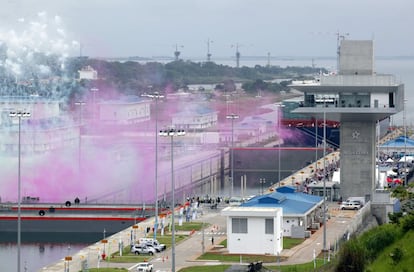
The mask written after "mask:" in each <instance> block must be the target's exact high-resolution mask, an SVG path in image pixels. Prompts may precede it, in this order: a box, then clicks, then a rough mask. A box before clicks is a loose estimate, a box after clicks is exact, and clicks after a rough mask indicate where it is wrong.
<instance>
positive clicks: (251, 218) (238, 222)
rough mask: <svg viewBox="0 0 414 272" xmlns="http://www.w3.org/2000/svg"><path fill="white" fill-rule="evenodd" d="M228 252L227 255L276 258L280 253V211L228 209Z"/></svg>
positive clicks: (269, 209) (279, 209)
mask: <svg viewBox="0 0 414 272" xmlns="http://www.w3.org/2000/svg"><path fill="white" fill-rule="evenodd" d="M221 214H222V215H223V216H226V218H227V249H228V251H229V253H230V254H261V255H264V254H270V255H278V254H280V253H281V251H282V249H283V228H282V221H283V220H282V219H283V211H282V208H280V207H274V208H270V207H266V208H265V207H227V208H225V209H223V210H222V211H221Z"/></svg>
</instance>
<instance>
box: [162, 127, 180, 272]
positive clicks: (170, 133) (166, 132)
mask: <svg viewBox="0 0 414 272" xmlns="http://www.w3.org/2000/svg"><path fill="white" fill-rule="evenodd" d="M184 135H185V131H184V130H180V129H179V130H176V129H168V130H161V131H160V136H161V137H170V139H171V198H172V209H171V225H172V227H171V232H172V238H171V252H172V253H171V255H172V256H171V272H175V219H174V217H175V192H174V191H175V181H174V136H184Z"/></svg>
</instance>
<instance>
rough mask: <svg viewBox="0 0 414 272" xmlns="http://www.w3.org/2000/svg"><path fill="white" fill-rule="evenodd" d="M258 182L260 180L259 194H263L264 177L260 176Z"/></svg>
mask: <svg viewBox="0 0 414 272" xmlns="http://www.w3.org/2000/svg"><path fill="white" fill-rule="evenodd" d="M259 182H260V188H261V194H262V195H263V194H264V191H263V185H264V184H265V183H266V179H265V178H260V181H259Z"/></svg>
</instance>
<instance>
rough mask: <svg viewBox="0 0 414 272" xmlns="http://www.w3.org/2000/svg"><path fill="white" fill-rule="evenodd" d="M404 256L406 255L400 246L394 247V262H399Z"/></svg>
mask: <svg viewBox="0 0 414 272" xmlns="http://www.w3.org/2000/svg"><path fill="white" fill-rule="evenodd" d="M403 256H404V252H403V251H402V249H401V248H399V247H396V248H394V249H393V250H392V252H391V254H390V257H391V259H392V263H393V264H398V263H399V262H400V261H401V259H402V258H403Z"/></svg>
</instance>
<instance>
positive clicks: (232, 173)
mask: <svg viewBox="0 0 414 272" xmlns="http://www.w3.org/2000/svg"><path fill="white" fill-rule="evenodd" d="M226 118H227V119H231V155H230V156H231V162H230V164H231V165H230V170H231V178H230V197H232V196H233V186H234V119H238V118H239V116H238V115H237V114H235V113H232V114H228V115H227V116H226Z"/></svg>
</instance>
